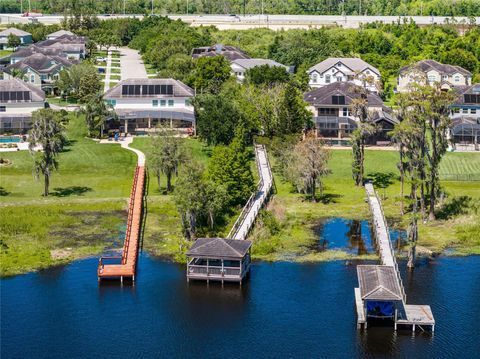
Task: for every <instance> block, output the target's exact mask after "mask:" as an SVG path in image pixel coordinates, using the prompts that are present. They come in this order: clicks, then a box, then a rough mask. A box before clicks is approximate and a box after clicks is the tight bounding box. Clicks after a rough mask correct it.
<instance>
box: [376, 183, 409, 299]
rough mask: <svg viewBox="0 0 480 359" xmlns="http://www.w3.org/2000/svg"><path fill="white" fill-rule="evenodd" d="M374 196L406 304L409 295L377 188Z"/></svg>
mask: <svg viewBox="0 0 480 359" xmlns="http://www.w3.org/2000/svg"><path fill="white" fill-rule="evenodd" d="M372 188H373V184H372ZM373 194H374V195H375V198H376V200H377V202H378V205H379V207H380V213H381V214H382V220H383V223H384V225H385V230H386V232H387V240H388V246H389V248H390V252H391V255H392V259H393V264H394V268H395V273H396V275H397V279H398V282H399V285H400V290H401V292H402V298H403V301H404V302H406V301H407V295H406V293H405V288H404V286H403V281H402V278H401V276H400V270H399V268H398V263H397V259H396V257H395V250H394V249H393V246H392V241H391V238H390V229H389V227H388V223H387V219H386V218H385V213H384V211H383V207H382V202H380V199H379V198H378V194H377V191H375V188H373ZM374 220H375V217H374ZM381 250H382V249H381V247H380V251H381Z"/></svg>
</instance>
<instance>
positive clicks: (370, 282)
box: [357, 265, 402, 301]
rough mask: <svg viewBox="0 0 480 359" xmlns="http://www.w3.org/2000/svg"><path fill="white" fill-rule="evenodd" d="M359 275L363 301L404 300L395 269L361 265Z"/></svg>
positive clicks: (358, 269) (358, 270) (358, 268)
mask: <svg viewBox="0 0 480 359" xmlns="http://www.w3.org/2000/svg"><path fill="white" fill-rule="evenodd" d="M357 274H358V282H359V285H360V294H361V297H362V299H363V300H381V301H396V300H402V292H401V291H400V286H399V283H398V279H397V275H396V273H395V268H394V267H391V266H384V265H359V266H357Z"/></svg>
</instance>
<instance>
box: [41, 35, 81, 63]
mask: <svg viewBox="0 0 480 359" xmlns="http://www.w3.org/2000/svg"><path fill="white" fill-rule="evenodd" d="M86 44H87V39H86V37H84V36H76V35H68V34H64V35H62V36H59V37H57V38H55V39H52V40H44V41H40V42H38V43H37V44H36V45H37V46H39V47H44V48H50V49H59V50H61V51H62V52H63V54H64V55H65V56H66V57H68V58H69V59H73V60H81V59H84V58H85V56H86Z"/></svg>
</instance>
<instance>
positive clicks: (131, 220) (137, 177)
mask: <svg viewBox="0 0 480 359" xmlns="http://www.w3.org/2000/svg"><path fill="white" fill-rule="evenodd" d="M132 141H133V138H132V137H128V138H126V139H125V140H124V141H122V142H121V143H120V145H121V146H122V148H124V149H126V150H129V151H133V152H135V154H136V155H137V158H138V160H137V166H136V168H135V173H134V176H133V184H132V191H131V193H130V200H129V202H128V218H127V229H126V231H125V241H124V243H123V250H122V255H121V256H103V257H100V259H99V263H98V269H97V276H98V280H99V281H100V280H101V279H102V278H119V279H120V280H121V281H122V282H123V278H131V279H132V280H135V273H136V270H137V259H138V248H139V241H140V230H141V227H142V222H141V221H142V212H143V199H144V198H143V197H144V185H145V172H146V171H145V154H144V153H143V152H142V151H140V150H137V149H135V148H131V147H129V145H130V144H131V143H132ZM104 143H108V142H104Z"/></svg>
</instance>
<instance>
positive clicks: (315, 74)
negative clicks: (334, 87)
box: [307, 57, 380, 93]
mask: <svg viewBox="0 0 480 359" xmlns="http://www.w3.org/2000/svg"><path fill="white" fill-rule="evenodd" d="M307 73H308V76H309V78H310V80H309V82H308V84H309V85H310V87H312V88H319V87H323V86H326V85H329V84H331V83H334V82H347V81H351V82H353V83H355V84H356V85H359V86H364V85H365V87H366V88H367V89H368V90H369V91H370V92H373V93H377V92H378V83H379V82H380V71H378V69H376V68H375V67H373V66H372V65H370V64H368V63H367V62H365V61H363V60H362V59H360V58H355V57H330V58H328V59H326V60H324V61H322V62H320V63H318V64H316V65H315V66H312V67H311V68H309V69H308V71H307Z"/></svg>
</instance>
